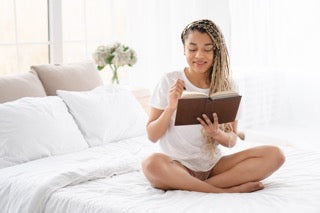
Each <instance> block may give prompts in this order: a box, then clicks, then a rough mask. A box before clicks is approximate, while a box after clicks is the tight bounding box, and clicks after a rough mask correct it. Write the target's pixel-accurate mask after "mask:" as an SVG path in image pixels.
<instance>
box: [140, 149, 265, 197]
mask: <svg viewBox="0 0 320 213" xmlns="http://www.w3.org/2000/svg"><path fill="white" fill-rule="evenodd" d="M142 169H143V172H144V174H145V176H146V178H147V179H148V180H149V181H150V183H151V184H152V185H153V186H154V187H156V188H159V189H164V190H171V189H180V190H188V191H198V192H212V193H223V192H251V191H256V190H259V189H261V188H262V187H263V186H261V184H259V183H257V182H251V183H246V184H243V185H241V186H237V187H230V188H219V187H216V186H214V185H212V184H209V183H206V182H204V181H201V180H199V179H197V178H195V177H193V176H191V175H190V174H189V172H188V170H187V169H186V168H185V167H184V166H183V165H181V164H179V163H178V162H176V161H173V160H172V159H171V158H170V157H168V156H166V155H164V154H160V153H155V154H153V155H151V156H150V157H148V158H147V159H145V160H144V161H143V162H142Z"/></svg>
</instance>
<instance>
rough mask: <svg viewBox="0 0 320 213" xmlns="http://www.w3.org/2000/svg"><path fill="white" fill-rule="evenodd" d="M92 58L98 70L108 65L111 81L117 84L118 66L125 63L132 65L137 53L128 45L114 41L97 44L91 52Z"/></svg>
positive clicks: (135, 60)
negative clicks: (106, 43) (109, 43)
mask: <svg viewBox="0 0 320 213" xmlns="http://www.w3.org/2000/svg"><path fill="white" fill-rule="evenodd" d="M93 59H94V60H95V62H96V64H97V68H98V70H102V69H103V68H104V67H105V66H107V65H109V67H110V69H111V70H112V79H111V81H112V83H117V84H119V78H118V68H119V67H121V66H125V65H128V66H132V65H134V64H135V63H136V62H137V55H136V52H135V51H134V50H133V49H131V48H130V47H128V46H125V45H123V44H120V43H114V44H112V45H106V46H104V45H101V46H98V47H97V49H96V50H95V52H94V53H93Z"/></svg>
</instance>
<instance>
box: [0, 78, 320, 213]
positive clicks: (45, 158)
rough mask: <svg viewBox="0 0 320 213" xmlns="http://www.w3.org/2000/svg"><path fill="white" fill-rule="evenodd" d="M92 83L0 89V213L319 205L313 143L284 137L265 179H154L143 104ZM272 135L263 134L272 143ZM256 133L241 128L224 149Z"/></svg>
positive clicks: (312, 210)
mask: <svg viewBox="0 0 320 213" xmlns="http://www.w3.org/2000/svg"><path fill="white" fill-rule="evenodd" d="M50 74H52V73H50ZM59 75H60V74H59ZM33 77H35V76H33ZM64 79H65V78H64ZM5 82H8V80H6V81H5ZM23 82H25V81H23ZM37 82H38V85H39V87H42V86H41V84H44V82H43V81H42V82H39V79H38V80H37ZM10 85H17V83H14V84H13V83H11V84H10ZM32 85H33V86H34V85H35V83H33V84H32ZM67 85H69V84H67ZM82 86H83V85H82ZM91 86H92V85H90V87H91ZM95 86H97V87H96V88H94V89H92V90H91V89H90V88H82V89H84V90H85V91H68V90H74V88H69V89H68V88H64V89H65V90H59V89H58V90H56V89H57V88H51V90H50V91H54V92H55V93H54V94H53V96H46V95H45V94H46V93H47V90H45V89H44V88H41V92H39V91H38V92H37V94H36V95H34V96H40V97H31V98H30V97H19V99H18V98H17V97H15V99H17V100H8V97H9V96H6V97H5V99H6V102H5V103H3V104H0V147H1V149H0V212H1V213H2V212H4V213H6V212H8V213H21V212H22V213H24V212H26V213H27V212H28V213H40V212H45V213H63V212H88V213H89V212H90V213H102V212H103V213H105V212H119V213H120V212H136V213H140V212H226V213H228V212H230V213H231V212H232V213H234V212H245V213H247V212H274V213H277V212H279V213H280V212H281V213H282V212H283V213H287V212H290V213H291V212H305V213H319V212H320V151H318V150H306V149H300V148H295V147H293V146H290V145H286V144H284V145H281V146H280V147H281V149H282V150H283V151H284V153H285V156H286V162H285V164H284V165H283V166H282V167H281V168H280V169H279V170H278V171H276V172H275V173H274V174H272V175H271V176H270V177H268V178H267V179H265V180H263V183H264V184H265V189H263V190H261V191H257V192H253V193H244V194H240V193H235V194H227V193H223V194H208V193H199V192H189V191H182V190H173V191H163V190H159V189H155V188H153V187H152V186H151V185H150V183H149V182H148V181H147V179H146V178H145V177H144V175H143V173H142V171H141V161H142V159H144V158H146V157H147V156H148V155H150V154H151V153H154V152H160V149H159V146H158V144H154V143H151V142H150V141H149V140H148V139H147V135H146V132H145V126H144V125H145V122H146V114H145V112H144V111H143V110H142V108H141V106H140V105H139V103H138V102H137V101H136V100H135V99H134V97H133V96H132V95H130V93H129V92H128V91H127V90H124V89H123V88H117V87H113V86H105V85H102V86H101V85H100V86H99V85H95ZM0 87H1V79H0ZM59 87H61V85H60V86H59ZM6 88H7V89H8V85H7V86H6ZM89 89H90V90H89ZM25 91H27V90H25ZM16 94H18V95H20V93H16ZM33 94H34V93H33ZM47 94H48V93H47ZM54 95H56V96H54ZM24 96H32V94H31V93H29V94H24ZM1 97H2V96H1V94H0V101H1ZM9 98H10V97H9ZM124 120H125V121H126V122H123V121H124ZM97 121H98V122H97ZM262 137H263V136H262ZM271 139H272V137H269V138H267V140H265V141H268V142H269V143H273V144H277V141H270V140H271ZM261 141H263V140H260V143H258V142H257V140H255V139H254V138H250V137H249V140H245V141H240V140H239V141H238V143H237V145H236V146H235V147H234V148H232V149H228V148H224V149H222V152H223V154H231V153H234V152H237V151H240V150H243V149H247V148H250V147H254V146H258V145H261Z"/></svg>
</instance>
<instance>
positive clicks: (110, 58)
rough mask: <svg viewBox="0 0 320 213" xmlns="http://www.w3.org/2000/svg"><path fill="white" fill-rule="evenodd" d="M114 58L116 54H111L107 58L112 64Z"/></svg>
mask: <svg viewBox="0 0 320 213" xmlns="http://www.w3.org/2000/svg"><path fill="white" fill-rule="evenodd" d="M113 58H114V55H109V56H108V58H107V63H108V64H112V59H113Z"/></svg>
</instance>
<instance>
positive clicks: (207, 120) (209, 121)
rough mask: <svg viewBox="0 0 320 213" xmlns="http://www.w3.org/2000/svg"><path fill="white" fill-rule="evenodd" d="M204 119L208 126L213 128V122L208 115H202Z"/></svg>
mask: <svg viewBox="0 0 320 213" xmlns="http://www.w3.org/2000/svg"><path fill="white" fill-rule="evenodd" d="M202 117H203V119H204V120H205V121H206V123H207V125H208V126H212V122H211V120H210V119H209V118H208V116H207V115H206V114H202Z"/></svg>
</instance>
